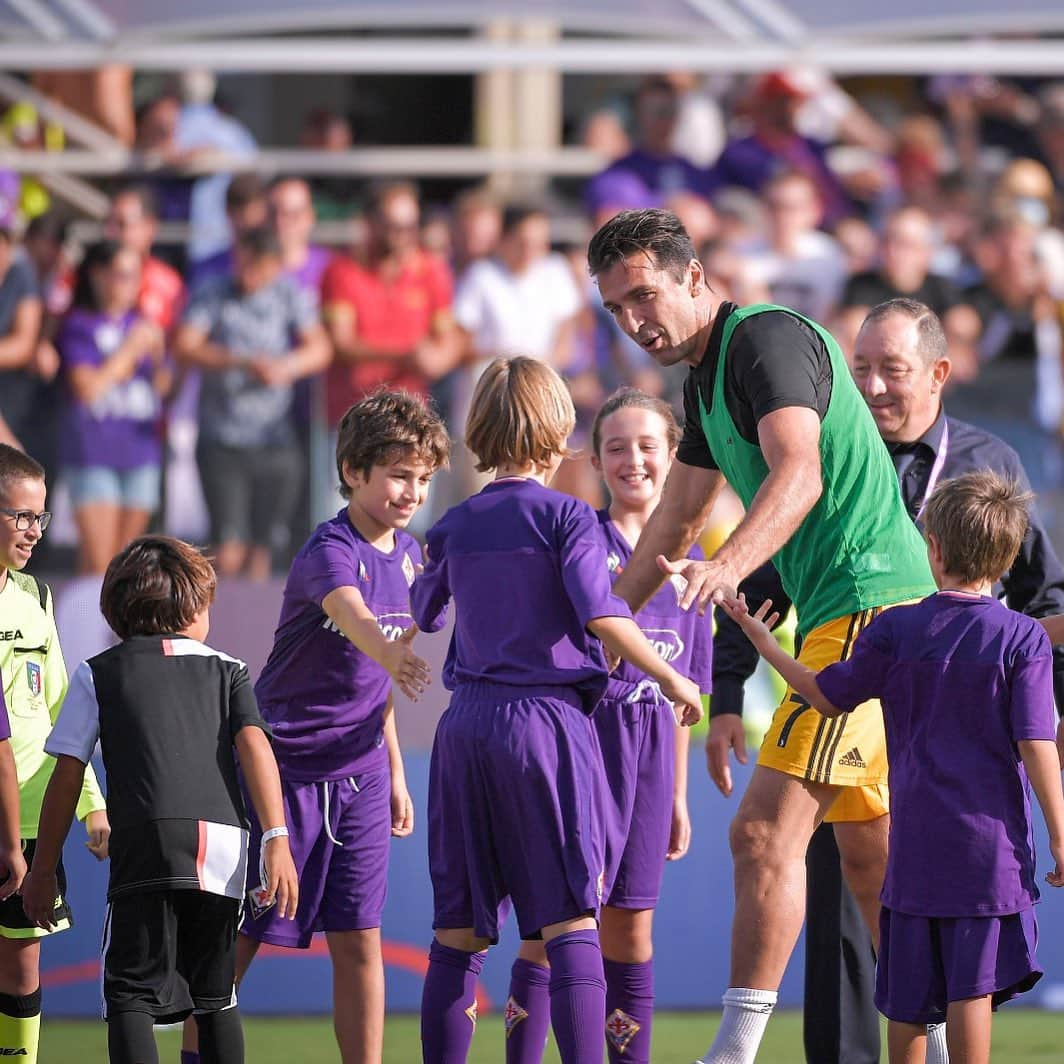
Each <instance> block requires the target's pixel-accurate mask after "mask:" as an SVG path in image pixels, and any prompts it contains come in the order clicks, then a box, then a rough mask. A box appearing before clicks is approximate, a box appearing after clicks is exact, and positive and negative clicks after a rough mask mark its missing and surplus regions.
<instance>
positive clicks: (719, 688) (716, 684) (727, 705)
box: [709, 676, 743, 719]
mask: <svg viewBox="0 0 1064 1064" xmlns="http://www.w3.org/2000/svg"><path fill="white" fill-rule="evenodd" d="M728 714H733V715H735V716H739V717H741V716H742V715H743V683H742V681H741V680H733V679H731V678H730V677H727V676H715V677H714V678H713V694H712V695H711V696H710V699H709V716H710V719H712V718H713V717H724V716H727V715H728Z"/></svg>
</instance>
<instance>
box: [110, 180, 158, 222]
mask: <svg viewBox="0 0 1064 1064" xmlns="http://www.w3.org/2000/svg"><path fill="white" fill-rule="evenodd" d="M121 196H132V197H134V198H135V199H136V200H137V202H138V203H139V204H140V209H141V210H142V211H143V212H144V214H145V216H146V217H148V218H158V217H159V197H158V196H156V194H155V189H153V188H152V187H151V185H146V184H144V182H143V181H126V182H124V183H123V184H121V185H119V186H118V187H117V188H116V189H115V190H114V192H112V193H111V202H112V203H114V201H115V200H116V199H119V198H120V197H121Z"/></svg>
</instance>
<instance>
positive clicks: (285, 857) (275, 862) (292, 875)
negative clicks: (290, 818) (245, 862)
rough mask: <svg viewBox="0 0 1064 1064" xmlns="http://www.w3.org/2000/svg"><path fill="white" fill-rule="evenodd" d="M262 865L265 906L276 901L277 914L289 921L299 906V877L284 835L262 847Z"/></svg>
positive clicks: (293, 917)
mask: <svg viewBox="0 0 1064 1064" xmlns="http://www.w3.org/2000/svg"><path fill="white" fill-rule="evenodd" d="M262 860H263V864H264V865H265V868H266V884H265V885H266V889H267V890H268V891H269V894H268V896H267V898H266V901H267V904H269V903H270V902H273V901H274V900H276V901H277V912H278V913H279V914H280V915H281V916H282V917H287V918H288V919H289V920H294V919H295V918H296V909H297V908H298V906H299V877H298V876H297V875H296V866H295V862H294V861H293V860H292V850H291V849H290V848H289V845H288V837H287V836H286V835H278V836H276V837H275V838H272V839H270V841H269V842H267V843H266V845H265V846H264V847H263V853H262Z"/></svg>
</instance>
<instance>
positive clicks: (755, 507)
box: [713, 461, 823, 579]
mask: <svg viewBox="0 0 1064 1064" xmlns="http://www.w3.org/2000/svg"><path fill="white" fill-rule="evenodd" d="M822 490H823V489H822V486H821V483H820V477H819V475H817V476H810V471H809V470H808V469H807V468H805V467H804V466H803V465H802V463H800V462H798V461H789V462H786V463H783V464H781V465H778V466H777V467H776V468H775V469H772V470H771V471H770V472H769V474H768V476H767V477H765V479H764V481H763V482H762V484H761V487H760V488H758V491H757V494H756V495H755V496H754V498H753V501H752V502H751V503H750V509H749V510H747V512H746V516H745V517H744V518H743V519H742V521H740V522H739V524H738V526H737V527H736V529H735V531H734V532H732V534H731V535H730V536H729V537H728V538H727V540H726V541H725V542H724V543H723V544H722V545H721V547H720V549H719V550H718V551H717V552H716V554H714V555H713V560H714V561H719V562H722V563H723V564H725V565H727V567H728V568H729V569H730V570H731V571H732V572H733V573H736V574H738V576H739V578H740V579H742V578H743V577H746V576H749V575H750V573H752V572H753V571H754V570H755V569H757V568H759V567H760V566H762V565H764V564H765V562H767V561H768V560H769V559H770V558H772V557H773V555H775V554H776V552H777V551H779V550H780V549H781V548H782V547H783V546H784V545H785V544H786V543H787V541H788V540H789V539H790V538H791V536H793V535H794V533H795V532H796V531H797V530H798V526H799V525H800V524H801V523H802V521H804V520H805V517H806V515H807V514H808V513H809V511H810V510H812V508H813V507H814V506H815V505H816V502H817V500H818V499H819V498H820V495H821V492H822Z"/></svg>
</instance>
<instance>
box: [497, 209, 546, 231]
mask: <svg viewBox="0 0 1064 1064" xmlns="http://www.w3.org/2000/svg"><path fill="white" fill-rule="evenodd" d="M549 217H550V215H549V214H548V212H547V208H546V207H543V206H540V205H539V204H537V203H511V204H509V205H508V206H506V207H504V208H503V212H502V234H503V236H508V235H509V234H510V233H512V232H513V231H514V230H515V229H516V228H517V227H518V226H519V225H521V224H522V222H527V221H528V219H529V218H549Z"/></svg>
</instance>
